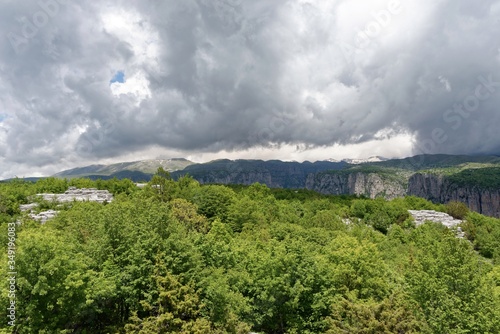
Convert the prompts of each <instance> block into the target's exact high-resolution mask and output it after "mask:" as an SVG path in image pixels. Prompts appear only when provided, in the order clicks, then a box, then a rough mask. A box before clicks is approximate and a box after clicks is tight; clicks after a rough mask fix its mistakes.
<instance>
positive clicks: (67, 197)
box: [18, 187, 113, 224]
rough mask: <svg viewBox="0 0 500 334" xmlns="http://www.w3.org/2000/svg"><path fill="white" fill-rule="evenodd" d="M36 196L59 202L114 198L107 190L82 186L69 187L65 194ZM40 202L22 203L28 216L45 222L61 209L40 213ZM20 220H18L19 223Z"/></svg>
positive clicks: (110, 199)
mask: <svg viewBox="0 0 500 334" xmlns="http://www.w3.org/2000/svg"><path fill="white" fill-rule="evenodd" d="M36 196H39V197H42V198H43V199H44V200H46V201H55V202H57V203H68V202H73V201H80V202H82V201H89V202H97V203H105V202H106V203H109V202H111V201H112V200H113V195H112V194H111V193H110V192H109V191H107V190H98V189H95V188H81V189H78V188H76V187H69V189H68V190H66V191H65V192H64V194H37V195H36ZM37 207H38V203H29V204H22V205H20V210H21V211H22V212H29V214H28V216H29V217H31V218H32V219H34V220H36V221H39V222H40V223H42V224H45V222H47V220H49V219H52V218H54V217H55V216H57V214H58V213H59V211H56V210H46V211H42V212H39V213H36V212H35V209H36V208H37ZM19 223H20V222H19V221H18V224H19Z"/></svg>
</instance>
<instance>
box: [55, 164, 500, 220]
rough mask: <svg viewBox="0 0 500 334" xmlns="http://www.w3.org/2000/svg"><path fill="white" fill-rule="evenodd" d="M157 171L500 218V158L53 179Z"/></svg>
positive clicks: (118, 169) (82, 172) (76, 173)
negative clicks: (463, 208)
mask: <svg viewBox="0 0 500 334" xmlns="http://www.w3.org/2000/svg"><path fill="white" fill-rule="evenodd" d="M158 167H163V168H164V169H165V170H167V171H169V172H170V173H171V176H172V177H173V178H174V179H178V178H179V177H182V176H184V175H187V174H189V175H190V176H192V177H193V178H194V179H196V180H198V181H199V182H200V183H202V184H207V183H215V184H243V185H249V184H252V183H255V182H259V183H262V184H266V185H267V186H269V187H273V188H296V189H304V188H306V189H309V190H314V191H317V192H320V193H323V194H332V195H342V194H353V195H362V196H366V197H369V198H376V197H384V198H387V199H392V198H396V197H401V196H406V195H414V196H419V197H423V198H426V199H428V200H431V201H433V202H437V203H446V202H449V201H452V200H455V201H461V202H463V203H466V204H467V205H468V206H469V208H470V209H472V210H474V211H477V212H480V213H483V214H485V215H488V216H494V217H500V157H498V156H465V155H445V154H437V155H417V156H414V157H408V158H404V159H385V158H381V157H371V158H368V159H352V160H347V159H346V160H343V161H335V160H329V161H316V162H309V161H305V162H295V161H294V162H285V161H280V160H270V161H263V160H227V159H220V160H214V161H211V162H207V163H194V162H192V161H189V160H186V159H182V158H176V159H156V160H142V161H134V162H124V163H117V164H111V165H91V166H86V167H79V168H74V169H70V170H65V171H62V172H59V173H57V174H55V175H53V176H54V177H60V178H75V177H87V178H91V179H98V178H102V179H110V178H114V177H116V178H120V179H121V178H129V179H131V180H133V181H135V182H145V181H149V180H150V179H151V177H152V175H153V174H154V172H155V171H156V170H157V168H158Z"/></svg>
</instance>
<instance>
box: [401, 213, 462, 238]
mask: <svg viewBox="0 0 500 334" xmlns="http://www.w3.org/2000/svg"><path fill="white" fill-rule="evenodd" d="M408 212H409V213H410V215H411V216H412V217H413V220H414V221H415V224H416V225H417V226H419V225H422V224H423V223H425V222H426V221H431V222H435V223H441V224H443V225H444V226H446V227H448V228H450V229H451V228H456V229H457V237H459V238H463V237H464V233H463V231H462V229H461V228H460V226H459V225H460V224H461V223H462V221H461V220H460V219H455V218H453V217H452V216H450V215H449V214H447V213H444V212H437V211H434V210H408Z"/></svg>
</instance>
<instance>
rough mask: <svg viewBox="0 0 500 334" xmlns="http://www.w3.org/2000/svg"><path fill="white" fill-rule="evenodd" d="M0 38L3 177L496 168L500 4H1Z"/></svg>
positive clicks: (202, 0) (303, 0)
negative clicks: (196, 162)
mask: <svg viewBox="0 0 500 334" xmlns="http://www.w3.org/2000/svg"><path fill="white" fill-rule="evenodd" d="M0 36H1V37H2V39H1V40H0V108H1V109H0V178H6V177H12V176H13V175H19V173H23V174H24V175H27V174H47V173H49V174H50V173H53V172H56V171H58V169H60V168H62V167H71V166H76V165H79V164H80V165H81V164H84V163H91V162H93V163H97V162H100V161H103V160H106V159H107V160H109V159H119V158H123V157H125V156H127V157H130V156H137V157H143V156H145V154H146V153H144V152H149V153H147V154H151V152H156V151H158V152H160V151H161V150H162V149H163V150H167V151H168V152H178V153H179V154H185V155H189V154H196V153H214V154H216V153H217V152H233V153H234V152H236V153H237V152H242V153H241V156H240V157H242V158H245V157H247V156H252V157H254V156H255V154H253V155H252V154H250V155H248V154H247V155H245V152H247V153H248V152H251V151H252V150H259V149H262V148H265V149H269V150H271V151H273V150H276V152H279V150H280V149H282V148H283V147H284V146H287V147H296V148H297V150H300V151H308V150H316V151H315V152H317V150H318V149H324V150H332V147H337V148H338V147H343V146H345V145H353V144H363V143H368V142H371V143H373V142H375V143H376V142H380V144H381V145H387V144H386V143H385V144H382V143H383V142H384V141H387V140H391V139H394V138H409V139H407V140H411V141H412V142H411V145H412V151H411V152H408V153H415V154H418V153H449V154H499V153H500V136H499V135H498V124H500V113H499V111H498V106H499V105H500V66H499V65H500V40H499V39H498V36H500V1H493V0H483V1H481V2H471V1H466V0H440V1H435V0H433V1H431V0H419V1H417V0H401V1H397V0H396V1H394V0H384V1H378V0H377V1H372V0H370V1H368V0H355V1H352V0H350V1H347V0H338V1H335V0H331V1H324V0H289V1H264V0H254V1H243V0H186V1H173V0H166V1H153V0H145V1H140V2H139V1H132V0H122V1H100V2H92V3H87V2H83V3H77V2H71V1H67V0H64V1H63V0H38V1H34V0H33V1H32V0H20V1H4V2H2V4H0ZM345 147H347V146H345ZM381 152H382V153H384V150H383V149H381ZM141 154H142V155H141ZM147 154H146V155H147ZM389 154H390V153H389ZM353 155H356V153H355V152H354V153H353Z"/></svg>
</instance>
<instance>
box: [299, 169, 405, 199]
mask: <svg viewBox="0 0 500 334" xmlns="http://www.w3.org/2000/svg"><path fill="white" fill-rule="evenodd" d="M306 188H307V189H310V190H314V191H317V192H319V193H322V194H332V195H364V196H367V197H369V198H375V197H379V196H382V197H385V198H387V199H393V198H396V197H401V196H404V195H405V194H406V190H405V188H404V186H403V184H401V183H400V182H397V181H394V180H390V179H387V178H385V177H382V176H381V175H379V174H376V173H361V172H357V173H348V174H343V173H339V174H336V173H318V174H310V175H309V176H308V177H307V180H306Z"/></svg>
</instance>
